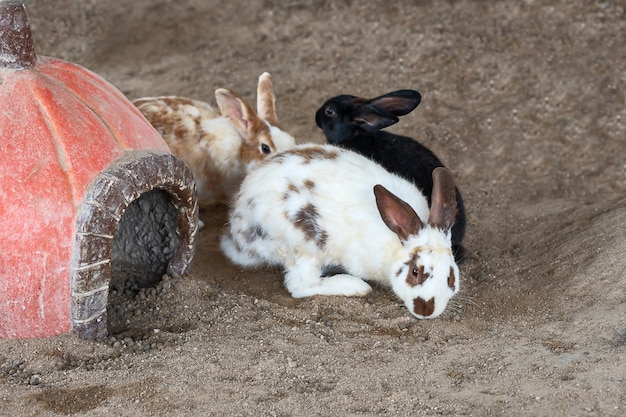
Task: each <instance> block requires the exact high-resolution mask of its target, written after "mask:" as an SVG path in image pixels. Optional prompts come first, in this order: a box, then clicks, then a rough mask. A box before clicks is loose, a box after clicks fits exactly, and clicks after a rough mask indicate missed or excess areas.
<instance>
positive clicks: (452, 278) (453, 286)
mask: <svg viewBox="0 0 626 417" xmlns="http://www.w3.org/2000/svg"><path fill="white" fill-rule="evenodd" d="M448 287H450V288H451V289H452V291H454V290H455V289H456V275H455V274H454V269H453V268H452V267H450V275H448Z"/></svg>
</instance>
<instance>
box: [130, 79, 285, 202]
mask: <svg viewBox="0 0 626 417" xmlns="http://www.w3.org/2000/svg"><path fill="white" fill-rule="evenodd" d="M215 99H216V101H217V105H218V106H219V109H220V111H219V112H218V111H217V110H215V109H214V108H213V107H211V106H210V105H209V104H208V103H205V102H202V101H198V100H192V99H189V98H185V97H176V96H162V97H146V98H140V99H137V100H135V101H133V104H134V105H135V106H136V107H137V108H138V109H139V111H140V112H141V113H142V114H143V115H144V117H145V118H146V119H147V120H148V121H149V122H150V124H152V126H153V127H154V128H155V129H156V130H157V131H158V132H159V133H160V134H161V136H162V137H163V139H165V142H167V144H168V145H169V147H170V150H171V151H172V153H173V154H174V155H176V156H178V157H179V158H180V159H182V160H183V161H184V162H185V163H186V164H187V166H188V167H189V169H190V170H191V172H192V173H193V175H194V178H195V180H196V183H197V186H198V203H199V205H200V206H208V205H212V204H216V203H226V202H228V200H230V198H231V197H232V195H233V194H234V193H235V192H236V191H237V189H238V188H239V184H240V182H241V180H242V179H243V177H244V175H245V173H246V172H247V170H248V169H250V168H251V167H252V166H254V165H255V164H256V163H257V162H259V161H261V160H263V159H264V158H266V157H267V156H268V155H272V154H274V153H277V152H280V151H284V150H286V149H290V148H292V147H293V146H295V140H294V138H293V137H292V136H291V135H290V134H289V133H286V132H285V131H283V130H281V129H280V128H279V127H278V118H277V117H276V110H275V108H276V107H275V106H276V101H275V96H274V90H273V87H272V81H271V78H270V75H269V74H268V73H267V72H265V73H263V74H261V76H260V77H259V83H258V87H257V112H255V111H254V110H253V109H252V107H251V106H250V105H249V104H248V103H247V102H246V101H244V100H243V99H242V98H241V97H239V96H238V95H237V94H236V93H234V92H233V91H231V90H229V89H226V88H218V89H217V90H215ZM220 112H221V113H220Z"/></svg>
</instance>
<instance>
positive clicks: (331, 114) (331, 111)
mask: <svg viewBox="0 0 626 417" xmlns="http://www.w3.org/2000/svg"><path fill="white" fill-rule="evenodd" d="M324 113H326V116H328V117H335V109H333V108H332V107H326V108H325V109H324Z"/></svg>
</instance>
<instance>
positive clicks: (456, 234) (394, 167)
mask: <svg viewBox="0 0 626 417" xmlns="http://www.w3.org/2000/svg"><path fill="white" fill-rule="evenodd" d="M421 99H422V97H421V95H420V93H418V92H417V91H414V90H398V91H393V92H391V93H388V94H384V95H382V96H380V97H376V98H372V99H365V98H361V97H355V96H351V95H340V96H337V97H333V98H331V99H329V100H327V101H326V102H325V103H324V104H323V105H322V107H320V108H319V110H317V112H316V114H315V122H316V123H317V126H318V127H320V128H321V129H322V130H323V131H324V135H325V136H326V140H327V141H328V143H330V144H333V145H337V146H340V147H342V148H346V149H351V150H353V151H356V152H358V153H360V154H362V155H364V156H366V157H368V158H370V159H372V160H373V161H376V162H377V163H379V164H380V165H382V166H383V167H385V168H386V169H387V170H388V171H390V172H393V173H395V174H397V175H399V176H401V177H403V178H406V179H408V180H410V181H412V182H413V183H414V184H415V185H416V186H417V187H418V188H419V189H420V190H422V192H423V193H424V195H426V196H428V199H429V201H428V204H429V205H430V204H431V201H430V195H431V194H432V190H433V178H432V172H433V170H434V169H435V168H437V167H442V166H444V165H443V164H442V163H441V161H440V160H439V158H437V156H436V155H435V154H434V153H433V152H432V151H431V150H430V149H428V148H426V147H425V146H424V145H422V144H420V143H419V142H417V141H415V140H414V139H412V138H409V137H406V136H400V135H396V134H393V133H389V132H384V131H382V130H381V129H384V128H386V127H388V126H391V125H393V124H395V123H397V122H398V121H399V119H398V116H404V115H405V114H408V113H410V112H411V111H413V110H414V109H415V108H416V107H417V106H418V105H419V103H420V101H421ZM408 156H411V157H410V158H407V157H408ZM407 161H413V163H411V164H409V163H407ZM455 188H456V187H455ZM456 201H457V208H458V211H457V215H456V220H455V224H454V226H453V227H452V250H453V252H454V257H455V259H456V261H457V262H460V261H461V260H462V259H463V258H464V256H465V249H464V248H463V245H462V241H463V237H464V236H465V226H466V219H465V206H464V205H463V199H462V197H461V193H460V192H459V189H458V188H456Z"/></svg>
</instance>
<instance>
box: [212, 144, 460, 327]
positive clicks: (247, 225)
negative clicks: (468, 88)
mask: <svg viewBox="0 0 626 417" xmlns="http://www.w3.org/2000/svg"><path fill="white" fill-rule="evenodd" d="M433 182H434V185H433V192H432V204H431V208H430V209H429V205H428V200H427V198H426V196H424V195H422V193H421V192H420V191H419V189H418V188H417V187H415V185H413V184H412V183H410V182H409V181H407V180H405V179H403V178H400V177H399V176H397V175H395V174H392V173H390V172H388V171H386V170H385V169H384V168H382V167H381V166H380V165H378V164H376V163H375V162H373V161H371V160H369V159H368V158H366V157H364V156H361V155H359V154H357V153H355V152H352V151H349V150H345V149H341V148H338V147H335V146H332V145H313V144H308V145H299V146H296V147H295V148H294V149H291V150H288V151H285V152H282V153H280V154H277V155H274V156H272V157H270V158H268V159H266V160H265V161H264V162H263V163H261V164H259V166H257V167H256V168H255V169H253V170H251V171H250V172H249V173H248V175H247V176H246V178H245V179H244V181H243V182H242V184H241V188H240V190H239V192H238V193H237V195H236V197H235V200H234V201H233V205H232V207H231V210H230V213H229V224H228V230H227V232H226V233H225V234H224V235H223V236H222V240H221V248H222V250H223V252H224V253H225V254H226V256H227V257H228V258H229V259H231V260H232V261H233V262H234V263H236V264H238V265H241V266H244V267H255V266H260V265H263V264H269V265H280V266H282V267H283V268H284V269H285V275H284V282H285V286H286V288H287V290H288V291H289V292H290V293H291V295H292V296H293V297H309V296H313V295H344V296H363V295H365V294H367V293H368V292H369V291H371V287H370V286H369V285H368V284H367V283H366V282H365V281H364V280H371V281H376V282H380V283H383V284H387V285H389V286H390V287H391V288H392V290H393V292H394V293H395V294H396V295H397V296H398V297H399V298H400V299H402V300H403V302H404V304H405V305H406V307H407V308H408V309H409V311H411V313H412V314H413V315H415V316H416V317H418V318H434V317H437V316H439V315H440V314H441V313H442V312H443V311H444V310H445V308H446V305H447V304H448V301H449V300H450V298H451V297H452V296H454V295H455V294H456V293H457V292H458V291H459V268H458V266H457V264H456V262H455V259H454V256H453V254H452V249H451V232H450V229H451V228H452V226H453V224H454V221H455V215H456V210H457V206H456V192H455V186H454V181H453V179H452V175H451V174H450V172H449V171H448V170H447V169H446V168H443V167H439V168H436V169H435V170H434V171H433ZM331 266H340V267H341V269H342V271H345V273H339V274H336V275H332V276H323V271H324V270H325V269H326V268H328V267H331Z"/></svg>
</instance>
